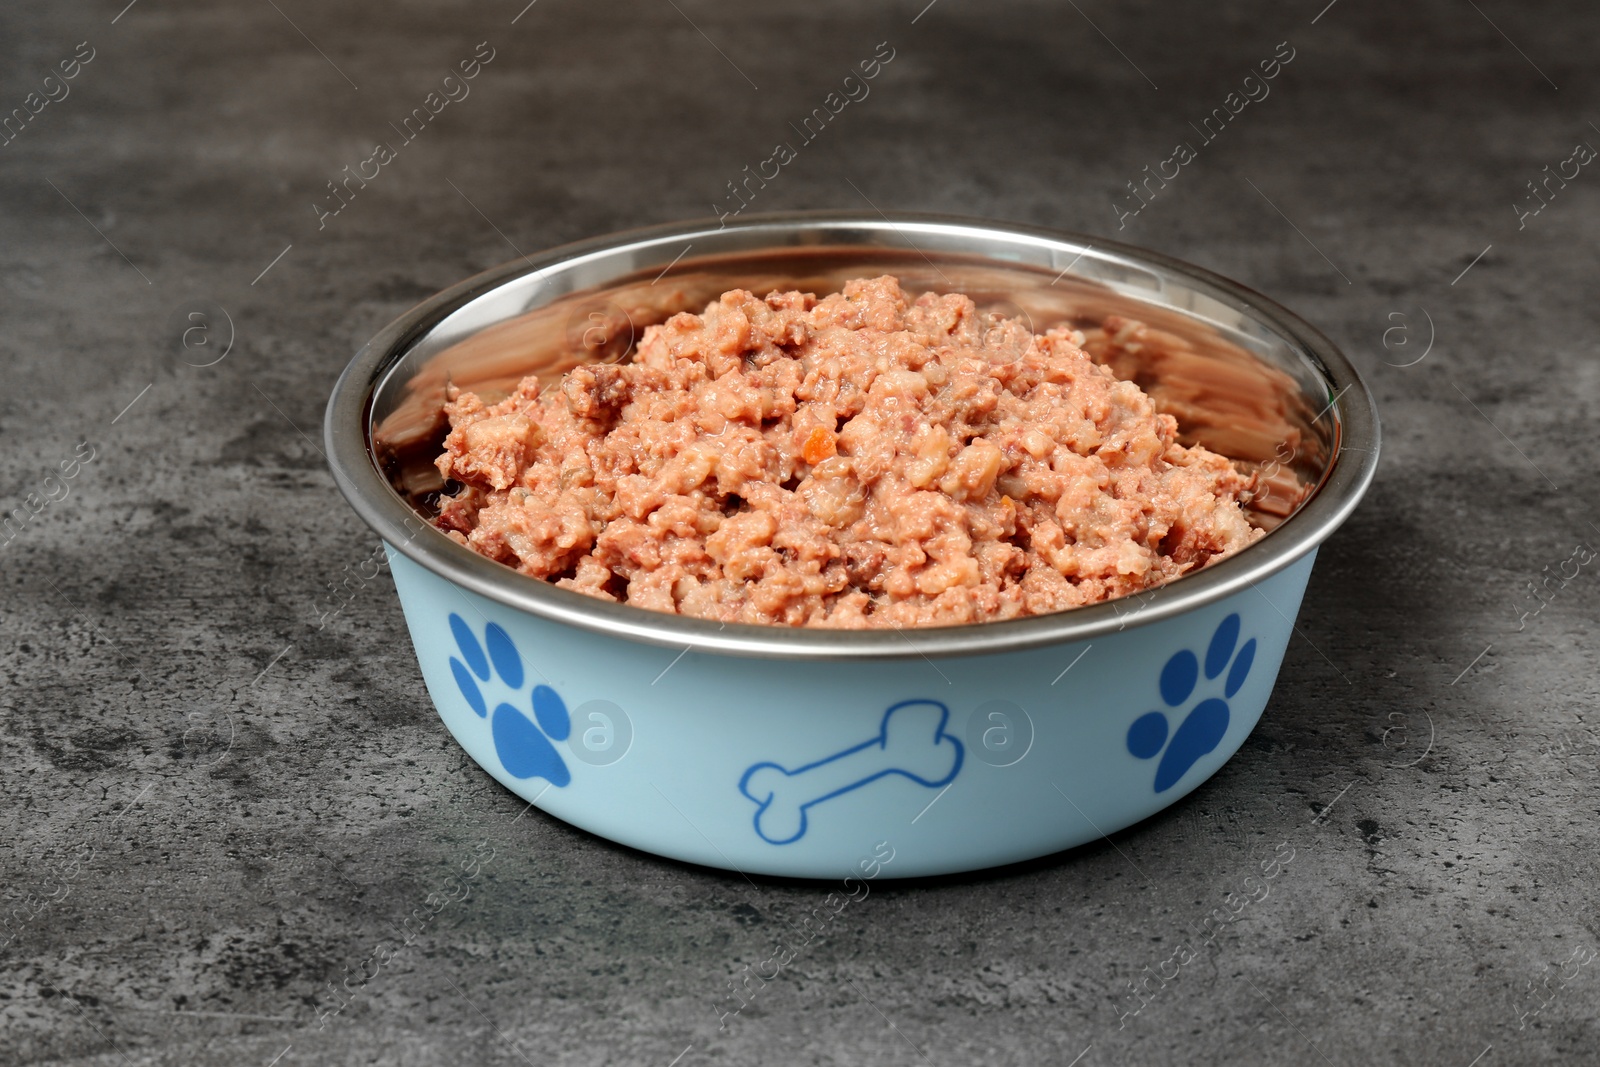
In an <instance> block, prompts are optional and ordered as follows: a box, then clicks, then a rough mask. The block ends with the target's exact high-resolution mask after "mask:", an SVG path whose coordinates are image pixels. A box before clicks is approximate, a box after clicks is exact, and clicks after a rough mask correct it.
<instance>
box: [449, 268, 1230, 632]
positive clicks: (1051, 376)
mask: <svg viewBox="0 0 1600 1067" xmlns="http://www.w3.org/2000/svg"><path fill="white" fill-rule="evenodd" d="M1082 342H1083V337H1082V335H1081V334H1078V333H1077V332H1076V331H1073V330H1071V329H1066V328H1060V329H1053V330H1050V331H1049V332H1047V333H1044V334H1041V335H1035V334H1033V333H1032V332H1031V330H1030V329H1029V328H1028V327H1027V325H1025V324H1024V323H1023V322H1022V321H1020V320H1015V319H1006V318H1002V317H1000V316H997V315H990V316H980V315H979V314H978V312H977V309H976V306H975V305H974V303H973V301H972V300H970V299H968V298H967V297H965V296H961V295H956V294H952V295H942V296H941V295H936V294H932V293H929V294H925V295H923V296H920V297H918V298H917V299H916V300H914V301H913V300H912V299H910V298H909V297H908V296H907V295H906V293H905V292H904V291H902V290H901V288H900V284H899V282H898V280H897V279H895V278H893V277H887V276H886V277H880V278H863V279H858V280H854V281H851V282H848V283H847V284H846V285H845V286H844V291H843V292H841V293H837V294H834V295H832V296H827V297H823V298H822V299H820V300H819V299H817V298H816V297H815V296H813V295H811V294H809V293H801V292H774V293H771V294H769V295H767V296H766V297H765V298H759V297H756V296H754V295H752V294H750V293H748V292H745V291H743V290H734V291H732V292H728V293H725V294H723V296H722V297H721V298H720V299H718V300H717V301H716V302H715V303H713V304H711V305H710V306H709V307H708V308H706V310H705V313H704V314H701V315H692V314H678V315H674V316H673V317H672V318H670V319H668V320H667V321H666V322H665V323H663V324H662V325H659V326H652V327H650V328H648V329H647V330H645V331H644V333H643V335H642V338H641V340H640V342H639V345H638V350H637V353H636V354H635V356H634V358H633V359H632V361H631V362H627V363H621V364H615V365H612V364H596V365H587V366H580V367H577V368H575V369H573V370H571V371H569V372H568V373H567V374H566V376H565V377H564V378H563V379H562V380H561V382H560V383H559V386H557V387H553V388H549V389H541V387H540V383H539V381H538V380H537V379H536V378H533V377H529V378H526V379H524V380H523V381H522V382H521V384H520V385H519V386H518V387H517V389H516V391H515V392H514V393H513V394H512V395H511V396H509V397H507V398H506V399H505V400H503V401H501V402H499V403H496V404H485V403H484V402H483V401H482V400H481V399H479V397H477V396H476V395H474V394H473V393H470V392H465V391H459V390H456V389H455V388H454V387H452V388H451V390H450V393H449V396H448V403H447V405H446V408H445V413H446V415H447V417H448V418H449V421H450V426H451V430H450V433H449V435H448V436H447V437H446V438H445V452H444V454H443V455H442V456H440V457H439V459H438V467H439V470H440V472H441V473H442V474H443V475H444V476H445V478H446V479H448V480H450V481H452V482H453V483H456V486H459V488H458V489H456V491H454V492H453V495H451V496H448V497H446V498H445V500H444V501H443V504H442V507H441V511H440V515H439V519H438V522H439V525H440V526H441V528H443V529H444V530H446V531H447V532H448V533H449V534H450V536H451V537H453V538H454V539H455V540H457V541H459V542H460V543H461V544H464V545H466V546H468V547H469V548H471V549H473V550H474V551H477V552H479V553H481V554H483V555H485V556H487V557H489V558H490V559H494V560H499V561H500V562H502V563H505V564H506V565H508V566H511V567H515V568H516V569H517V570H519V571H521V572H522V573H524V574H529V575H533V576H534V577H537V578H542V579H545V580H547V581H550V582H554V583H555V584H556V585H558V586H561V587H562V588H565V589H573V590H576V591H578V592H580V593H585V594H587V595H589V596H594V597H600V598H602V599H606V600H617V601H622V602H625V603H627V604H631V605H634V606H636V607H641V608H649V609H651V610H653V611H664V612H674V613H677V614H682V615H693V616H698V617H700V618H705V619H715V620H720V621H725V622H748V623H768V624H776V625H784V626H828V627H846V628H860V627H879V626H881V627H889V626H895V627H917V626H946V625H953V624H959V623H972V622H986V621H990V620H997V619H1010V618H1016V617H1019V616H1025V615H1039V614H1044V613H1046V612H1055V611H1061V610H1063V609H1066V608H1073V607H1078V606H1080V605H1084V604H1093V603H1097V602H1099V601H1102V600H1107V599H1110V598H1112V597H1118V596H1124V595H1127V594H1129V593H1135V592H1138V591H1140V590H1144V589H1149V588H1151V587H1153V586H1157V585H1160V584H1162V583H1163V582H1167V581H1170V580H1172V579H1173V578H1176V577H1178V576H1179V575H1182V574H1185V573H1187V572H1189V571H1192V570H1195V569H1197V568H1200V567H1204V566H1205V565H1206V564H1208V563H1210V562H1213V561H1214V560H1216V559H1219V558H1221V557H1222V556H1225V555H1227V554H1228V553H1231V552H1234V551H1237V550H1238V549H1240V548H1242V547H1244V546H1245V545H1248V544H1249V543H1251V542H1252V541H1253V540H1255V539H1256V538H1257V537H1259V536H1260V535H1261V531H1259V530H1257V529H1255V528H1254V527H1252V526H1251V525H1250V523H1249V522H1248V521H1247V520H1246V518H1245V515H1244V512H1243V510H1242V508H1241V506H1240V499H1241V495H1244V494H1247V493H1248V492H1249V490H1250V488H1251V485H1250V478H1248V477H1246V476H1245V475H1243V474H1241V473H1239V472H1238V471H1237V470H1235V469H1234V467H1233V466H1232V465H1231V464H1230V463H1229V461H1228V460H1227V459H1226V458H1224V457H1223V456H1220V455H1218V454H1216V453H1214V452H1210V451H1207V450H1206V449H1204V448H1198V447H1195V448H1186V447H1184V446H1183V445H1180V444H1178V443H1177V441H1176V433H1177V424H1176V422H1175V420H1174V419H1173V418H1172V417H1171V416H1169V415H1164V414H1159V413H1157V411H1156V410H1155V408H1154V406H1153V405H1152V403H1151V400H1150V398H1149V397H1147V396H1146V395H1145V394H1144V393H1143V392H1142V391H1141V390H1140V389H1139V388H1138V387H1137V386H1136V385H1134V384H1132V383H1131V382H1125V381H1119V380H1117V379H1116V378H1115V377H1113V376H1112V374H1111V372H1110V371H1109V370H1107V369H1106V368H1105V367H1102V366H1098V365H1096V364H1095V363H1093V362H1092V361H1091V360H1090V358H1089V356H1088V355H1086V354H1085V353H1084V352H1083V350H1082V349H1081V348H1080V347H1079V346H1080V345H1081V344H1082ZM452 488H455V487H454V486H453V487H452Z"/></svg>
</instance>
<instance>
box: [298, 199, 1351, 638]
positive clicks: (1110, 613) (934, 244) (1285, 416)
mask: <svg viewBox="0 0 1600 1067" xmlns="http://www.w3.org/2000/svg"><path fill="white" fill-rule="evenodd" d="M885 273H888V274H894V275H896V276H898V277H899V279H900V281H901V284H902V286H903V287H904V288H905V289H906V290H907V291H908V293H912V294H916V293H920V292H924V291H933V292H939V293H950V292H960V293H965V294H967V295H968V296H970V297H972V298H973V299H974V300H975V301H976V302H977V304H978V305H979V308H980V310H982V311H984V312H994V313H999V314H1003V315H1007V316H1011V317H1019V318H1022V319H1024V320H1025V321H1028V322H1029V323H1030V324H1031V325H1032V327H1033V329H1034V330H1035V332H1042V331H1044V330H1046V329H1049V328H1051V327H1054V326H1058V325H1069V326H1072V327H1074V328H1077V329H1079V330H1082V331H1083V332H1084V333H1085V348H1086V349H1088V350H1089V351H1090V353H1091V355H1093V356H1094V357H1095V358H1096V359H1097V360H1099V361H1101V362H1104V363H1106V364H1108V365H1109V366H1111V367H1112V369H1113V371H1114V372H1115V373H1116V374H1117V375H1118V376H1119V377H1122V378H1125V379H1131V380H1133V381H1135V382H1137V383H1138V384H1139V385H1140V386H1141V387H1142V388H1143V389H1144V390H1145V391H1146V392H1147V393H1149V394H1150V395H1151V396H1152V398H1153V399H1154V400H1155V402H1156V404H1157V406H1158V407H1159V408H1160V409H1162V410H1163V411H1166V412H1168V413H1170V414H1172V415H1173V416H1174V417H1175V418H1176V419H1177V421H1178V426H1179V430H1180V436H1181V438H1182V439H1183V440H1184V441H1185V443H1199V444H1204V445H1205V446H1207V447H1208V448H1211V449H1212V450H1214V451H1216V452H1219V453H1221V454H1223V455H1225V456H1228V457H1229V458H1231V459H1233V460H1234V461H1235V462H1236V463H1237V464H1239V465H1240V466H1241V467H1243V468H1245V469H1247V470H1248V469H1256V470H1259V471H1260V472H1261V475H1262V479H1261V484H1262V485H1264V486H1269V487H1270V489H1271V491H1270V492H1269V493H1266V494H1262V493H1260V492H1259V491H1258V493H1257V497H1256V499H1255V500H1254V501H1253V502H1252V504H1251V508H1252V512H1251V519H1252V521H1254V522H1255V523H1257V524H1258V525H1259V526H1261V527H1263V528H1264V529H1268V530H1270V531H1272V532H1271V533H1270V534H1269V535H1268V536H1267V537H1264V538H1262V539H1261V540H1260V541H1258V542H1256V543H1255V544H1253V545H1251V546H1250V547H1249V548H1247V549H1245V550H1244V551H1242V552H1240V553H1238V554H1237V555H1235V556H1233V557H1230V558H1229V559H1226V560H1223V561H1221V562H1219V563H1216V564H1214V565H1212V566H1209V567H1206V568H1204V569H1203V570H1202V571H1199V572H1196V573H1194V574H1191V575H1187V576H1185V577H1183V578H1181V579H1178V580H1177V581H1175V582H1171V583H1168V584H1167V585H1166V586H1162V587H1160V588H1159V589H1156V590H1152V591H1150V592H1147V593H1144V594H1140V595H1139V597H1137V598H1132V599H1138V600H1140V603H1139V604H1138V605H1137V611H1134V612H1130V610H1129V608H1127V607H1125V606H1121V605H1119V604H1118V603H1117V602H1116V601H1111V602H1107V603H1105V604H1099V605H1091V606H1087V607H1081V608H1076V609H1073V610H1072V611H1068V612H1061V613H1057V614H1055V615H1049V616H1033V617H1029V618H1025V619H1017V620H1010V621H1005V622H995V623H981V624H972V625H967V626H953V627H930V628H926V629H921V630H918V631H915V632H909V631H908V632H886V633H879V632H861V631H850V632H848V633H845V632H834V631H827V630H802V631H791V630H789V629H787V628H782V627H777V628H774V627H761V626H753V625H744V624H715V623H711V622H709V621H707V620H701V619H693V618H687V617H681V616H673V615H663V614H658V613H655V612H650V611H645V610H643V609H640V608H634V607H629V606H627V605H620V604H609V603H606V602H603V601H599V600H595V599H594V598H590V597H584V596H582V595H580V594H578V593H574V592H571V591H569V590H563V589H558V588H556V587H554V586H552V585H550V584H548V583H544V582H540V581H538V580H536V579H533V578H529V577H526V576H523V575H519V574H516V573H515V572H514V571H511V570H509V569H508V568H505V567H504V566H502V565H500V564H497V563H494V562H492V561H490V560H487V559H484V558H483V557H481V556H477V555H476V554H474V553H472V552H470V551H469V550H467V549H465V548H462V547H461V546H459V545H456V544H455V543H454V542H452V541H450V540H449V538H447V537H445V536H444V535H443V534H442V533H440V532H439V531H437V530H435V529H433V528H431V527H430V526H428V525H426V524H424V523H421V522H419V521H418V518H419V515H420V516H422V517H430V516H431V515H432V513H433V512H434V510H435V508H434V505H435V502H436V501H437V499H438V496H439V494H440V492H441V491H443V490H444V489H445V488H446V487H445V486H444V485H443V483H442V481H441V479H440V477H439V475H438V473H437V470H436V468H435V467H434V466H433V461H434V459H435V458H436V457H437V456H438V454H439V453H440V451H442V447H441V441H442V438H443V436H444V433H445V432H446V430H447V425H446V422H445V419H444V416H443V411H442V408H443V404H444V400H445V391H446V388H447V386H448V385H450V384H451V383H454V384H456V385H459V386H461V387H463V388H467V389H471V390H473V391H475V392H478V393H479V394H480V395H483V396H484V397H485V399H491V400H492V399H497V398H498V397H500V396H502V395H504V394H505V393H507V392H509V391H510V390H511V389H512V388H513V387H514V386H515V384H516V383H517V381H518V380H520V379H521V378H522V377H524V376H526V375H528V374H538V375H540V376H541V377H542V378H544V379H545V380H546V381H547V382H553V381H554V380H555V379H556V378H558V377H559V376H560V375H561V374H562V373H563V372H565V371H566V370H568V369H569V368H571V367H572V366H575V365H577V364H579V363H582V362H591V361H615V360H619V359H622V358H625V357H626V356H627V354H628V353H629V351H630V350H631V349H632V347H633V345H634V343H635V342H636V341H637V340H638V339H639V337H640V336H641V334H642V333H643V331H644V330H646V329H647V328H649V327H650V326H652V325H654V324H657V323H660V322H663V321H665V320H666V319H667V318H669V317H670V316H672V315H674V314H676V313H678V312H683V311H695V312H698V311H701V310H703V309H704V307H705V306H706V305H707V304H708V303H710V302H711V301H712V300H714V299H715V298H716V297H717V296H719V295H720V294H721V293H723V292H725V291H727V290H729V289H734V288H743V289H747V290H750V291H752V292H754V293H756V294H757V295H763V294H765V293H767V292H770V291H773V290H777V289H785V290H787V289H801V290H806V291H810V292H813V293H816V294H817V295H819V296H821V295H824V294H827V293H831V292H836V291H838V290H839V289H840V288H842V286H843V283H844V282H845V281H846V280H847V279H850V278H853V277H859V276H863V275H866V276H871V275H877V274H885ZM1119 317H1120V318H1121V319H1123V320H1135V321H1137V322H1139V323H1143V324H1144V326H1145V327H1146V329H1144V330H1143V331H1141V332H1139V333H1138V334H1137V337H1136V338H1133V339H1132V340H1130V335H1129V333H1128V331H1127V329H1126V328H1125V324H1124V323H1119V322H1118V321H1117V320H1118V318H1119ZM326 425H327V436H328V444H329V457H330V462H331V464H332V466H333V469H334V475H335V478H336V480H337V481H338V482H339V484H340V487H341V489H343V490H344V492H345V495H346V496H347V497H348V498H349V499H350V501H351V503H352V504H353V505H354V506H355V508H356V510H357V511H358V512H359V513H360V514H361V515H362V516H363V517H364V518H366V519H367V521H368V522H369V523H370V524H371V525H372V526H373V528H374V529H375V530H377V531H378V533H379V534H380V535H381V536H383V537H384V539H385V540H386V541H388V542H389V543H390V544H391V545H394V546H396V548H397V549H398V550H399V551H401V552H402V553H404V554H406V555H408V556H410V557H411V558H413V559H415V560H417V561H418V562H420V563H422V564H423V565H425V566H427V567H429V568H430V569H433V570H435V571H437V572H438V573H440V574H442V575H445V576H447V577H449V578H450V579H451V580H452V581H455V582H457V583H459V584H461V585H463V586H464V587H466V588H469V589H473V590H476V591H478V592H481V593H483V594H484V595H486V596H489V597H491V598H492V599H496V600H499V601H501V602H503V603H505V604H507V605H510V606H513V607H516V608H518V609H520V610H525V611H530V612H532V613H534V614H538V615H543V616H546V617H549V618H554V619H558V620H561V621H563V622H567V623H570V624H573V625H577V626H580V627H583V628H588V629H593V630H598V631H602V632H607V633H612V634H615V635H621V636H626V637H629V638H632V639H635V640H640V641H645V642H649V643H654V644H663V645H678V646H680V647H685V648H690V647H692V648H696V649H702V650H706V651H719V652H725V653H731V654H736V655H755V656H775V657H790V656H803V657H821V658H827V657H837V656H847V657H857V656H861V657H869V658H875V657H886V658H900V657H904V656H912V655H921V656H926V655H942V654H976V653H978V652H982V651H990V650H999V649H1016V648H1024V647H1034V646H1038V645H1041V644H1047V643H1057V642H1060V641H1065V640H1074V639H1079V638H1084V637H1092V636H1094V635H1095V634H1098V633H1105V632H1110V631H1112V630H1120V629H1123V628H1125V627H1126V626H1128V625H1130V619H1132V624H1133V625H1143V624H1145V623H1148V622H1155V621H1157V620H1159V619H1161V618H1166V617H1170V616H1172V615H1175V614H1178V613H1181V612H1183V611H1186V610H1189V609H1191V608H1193V607H1196V606H1198V605H1199V604H1202V603H1207V602H1210V601H1213V600H1215V599H1218V598H1220V597H1222V596H1226V595H1228V594H1229V593H1231V592H1233V591H1236V590H1238V589H1240V588H1245V587H1248V586H1251V585H1254V584H1255V583H1257V582H1259V581H1260V580H1261V579H1263V578H1264V577H1266V576H1267V575H1269V574H1272V573H1275V572H1276V571H1278V570H1281V569H1282V568H1284V567H1287V566H1289V565H1290V564H1291V563H1293V562H1294V561H1295V560H1297V559H1299V558H1301V557H1302V556H1304V555H1305V554H1306V553H1307V552H1309V551H1311V550H1312V549H1314V548H1315V547H1316V545H1317V544H1319V543H1320V542H1321V541H1322V540H1323V539H1324V538H1326V537H1327V536H1328V534H1329V533H1331V532H1332V531H1333V530H1334V529H1335V528H1337V526H1338V525H1339V524H1340V523H1341V522H1342V521H1343V520H1344V518H1345V517H1346V516H1347V515H1348V514H1349V512H1350V511H1351V510H1352V509H1353V508H1354V507H1355V504H1356V502H1357V501H1358V500H1359V498H1360V496H1361V494H1362V493H1363V492H1364V491H1365V488H1366V486H1367V485H1368V484H1369V483H1370V481H1371V477H1372V473H1373V471H1374V469H1375V468H1376V464H1377V446H1378V423H1377V417H1376V412H1375V411H1374V409H1373V407H1372V401H1371V397H1370V395H1369V394H1368V392H1367V390H1366V388H1365V387H1364V386H1363V384H1362V383H1361V381H1360V379H1359V377H1358V376H1357V374H1356V372H1355V370H1354V368H1353V367H1351V365H1350V364H1349V362H1348V361H1347V360H1346V359H1345V358H1344V357H1343V356H1342V355H1341V354H1340V353H1339V352H1338V351H1337V349H1336V348H1334V346H1333V345H1332V344H1331V343H1330V342H1329V341H1328V340H1327V339H1326V338H1325V337H1323V336H1322V335H1321V334H1319V333H1318V332H1317V331H1315V330H1314V329H1312V328H1311V327H1310V326H1308V325H1306V324H1305V323H1304V322H1303V321H1302V320H1300V319H1299V318H1297V317H1296V316H1294V315H1292V314H1291V313H1289V312H1288V311H1286V310H1284V309H1283V308H1281V307H1279V306H1278V305H1276V304H1274V303H1273V302H1272V301H1270V300H1268V299H1267V298H1265V297H1263V296H1261V295H1260V294H1257V293H1255V292H1253V291H1251V290H1249V289H1246V288H1245V287H1243V286H1240V285H1238V284H1236V283H1234V282H1230V281H1228V280H1227V279H1224V278H1221V277H1218V276H1216V275H1214V274H1211V273H1209V272H1207V271H1204V270H1201V269H1199V268H1196V267H1193V266H1190V265H1187V264H1184V263H1181V262H1179V261H1177V260H1172V259H1168V258H1166V257H1163V256H1160V255H1157V254H1154V253H1150V252H1146V251H1143V250H1140V249H1135V248H1130V247H1126V246H1122V245H1118V244H1115V243H1113V242H1109V241H1104V240H1101V239H1098V238H1093V239H1091V238H1083V237H1075V236H1073V235H1067V234H1060V233H1054V232H1050V231H1038V230H1029V229H1026V228H1021V227H1013V226H1007V225H1002V224H991V223H985V222H980V221H974V220H965V219H948V218H941V217H935V216H896V217H892V218H891V217H880V218H863V217H858V216H841V215H837V214H828V215H806V214H799V215H788V216H768V217H757V218H745V219H740V220H738V221H737V222H736V223H734V224H729V225H726V226H720V225H717V224H716V223H714V222H713V223H704V224H684V225H677V226H670V227H661V228H657V229H653V230H644V231H637V232H635V233H631V234H620V235H614V236H611V237H605V238H599V239H596V240H593V241H587V242H583V243H580V244H577V245H569V246H566V247H564V248H558V249H553V250H551V251H549V252H545V253H541V254H540V255H538V256H535V257H532V258H526V257H525V258H524V259H523V260H520V261H514V262H512V263H508V264H506V265H504V266H502V267H499V268H496V269H494V270H491V271H488V272H486V273H484V274H482V275H479V276H478V277H476V278H472V279H469V280H468V281H465V282H463V283H461V284H460V285H457V286H455V287H454V288H452V289H450V290H447V291H445V292H443V293H441V294H439V295H438V296H436V297H433V298H431V299H430V300H428V301H425V302H424V303H422V304H420V305H418V306H417V307H416V308H413V309H412V310H411V311H409V312H407V313H406V315H404V316H402V317H401V318H400V319H398V320H397V321H396V322H395V323H393V324H391V325H390V326H389V327H387V328H385V330H384V331H383V332H381V333H380V334H379V335H378V336H377V337H376V338H374V340H373V341H372V342H371V343H370V344H369V345H368V346H367V347H366V348H365V349H363V351H362V352H361V353H359V354H358V355H357V357H356V359H355V360H354V361H352V363H351V365H350V367H349V369H348V370H347V371H346V373H345V375H344V377H343V378H342V379H341V381H340V383H339V385H338V386H337V387H336V389H335V391H334V396H333V398H332V401H331V402H330V404H329V408H328V414H327V419H326ZM1352 452H1353V453H1355V455H1353V456H1348V455H1346V453H1352Z"/></svg>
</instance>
